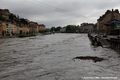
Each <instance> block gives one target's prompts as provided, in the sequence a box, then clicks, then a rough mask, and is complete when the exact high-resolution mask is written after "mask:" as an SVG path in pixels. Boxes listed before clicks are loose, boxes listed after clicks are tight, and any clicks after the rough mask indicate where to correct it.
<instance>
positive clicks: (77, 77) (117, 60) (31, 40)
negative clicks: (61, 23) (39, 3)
mask: <svg viewBox="0 0 120 80" xmlns="http://www.w3.org/2000/svg"><path fill="white" fill-rule="evenodd" d="M77 56H91V57H92V56H95V57H97V58H103V59H105V60H102V61H98V62H94V61H92V60H90V59H89V60H75V61H73V58H75V57H77ZM82 58H83V57H82ZM90 77H94V79H90ZM95 77H99V79H98V78H96V79H95ZM100 77H104V78H100ZM105 77H106V79H105ZM107 77H108V78H107ZM110 77H111V78H110ZM119 78H120V54H118V53H117V52H115V51H114V50H111V49H107V48H101V47H93V46H91V45H90V41H89V39H88V37H87V35H86V34H51V35H39V36H36V37H27V38H10V39H0V80H120V79H119Z"/></svg>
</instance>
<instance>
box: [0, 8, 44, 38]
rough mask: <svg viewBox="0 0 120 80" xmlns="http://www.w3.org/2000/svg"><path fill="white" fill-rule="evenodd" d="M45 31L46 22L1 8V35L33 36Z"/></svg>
mask: <svg viewBox="0 0 120 80" xmlns="http://www.w3.org/2000/svg"><path fill="white" fill-rule="evenodd" d="M44 31H45V25H44V24H38V23H37V22H33V21H29V20H28V19H24V18H19V17H18V16H16V15H14V14H12V13H10V12H9V10H8V9H0V37H15V36H33V35H36V34H37V33H39V32H44Z"/></svg>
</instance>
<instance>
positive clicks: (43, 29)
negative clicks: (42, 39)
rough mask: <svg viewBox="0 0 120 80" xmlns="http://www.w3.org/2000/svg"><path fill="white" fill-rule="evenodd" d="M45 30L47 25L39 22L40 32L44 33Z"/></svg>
mask: <svg viewBox="0 0 120 80" xmlns="http://www.w3.org/2000/svg"><path fill="white" fill-rule="evenodd" d="M44 31H45V25H44V24H39V25H38V32H39V33H42V32H44Z"/></svg>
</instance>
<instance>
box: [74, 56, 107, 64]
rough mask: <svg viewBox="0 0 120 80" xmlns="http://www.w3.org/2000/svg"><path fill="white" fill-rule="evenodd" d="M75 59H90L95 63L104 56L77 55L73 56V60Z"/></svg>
mask: <svg viewBox="0 0 120 80" xmlns="http://www.w3.org/2000/svg"><path fill="white" fill-rule="evenodd" d="M75 59H80V60H92V61H93V62H95V63H96V62H101V61H103V60H105V59H104V58H100V57H96V56H77V57H75V58H73V60H75Z"/></svg>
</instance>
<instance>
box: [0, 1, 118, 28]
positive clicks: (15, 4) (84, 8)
mask: <svg viewBox="0 0 120 80" xmlns="http://www.w3.org/2000/svg"><path fill="white" fill-rule="evenodd" d="M119 3H120V0H109V1H108V0H1V1H0V8H8V9H10V11H11V12H13V13H15V14H18V15H20V17H25V18H28V19H30V20H33V21H37V22H39V23H44V24H46V25H47V26H58V25H62V26H64V25H66V24H80V23H82V22H94V23H95V22H96V20H97V18H99V16H100V15H102V14H103V13H104V12H105V11H106V10H107V9H112V8H116V7H117V8H119V7H120V6H119Z"/></svg>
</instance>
